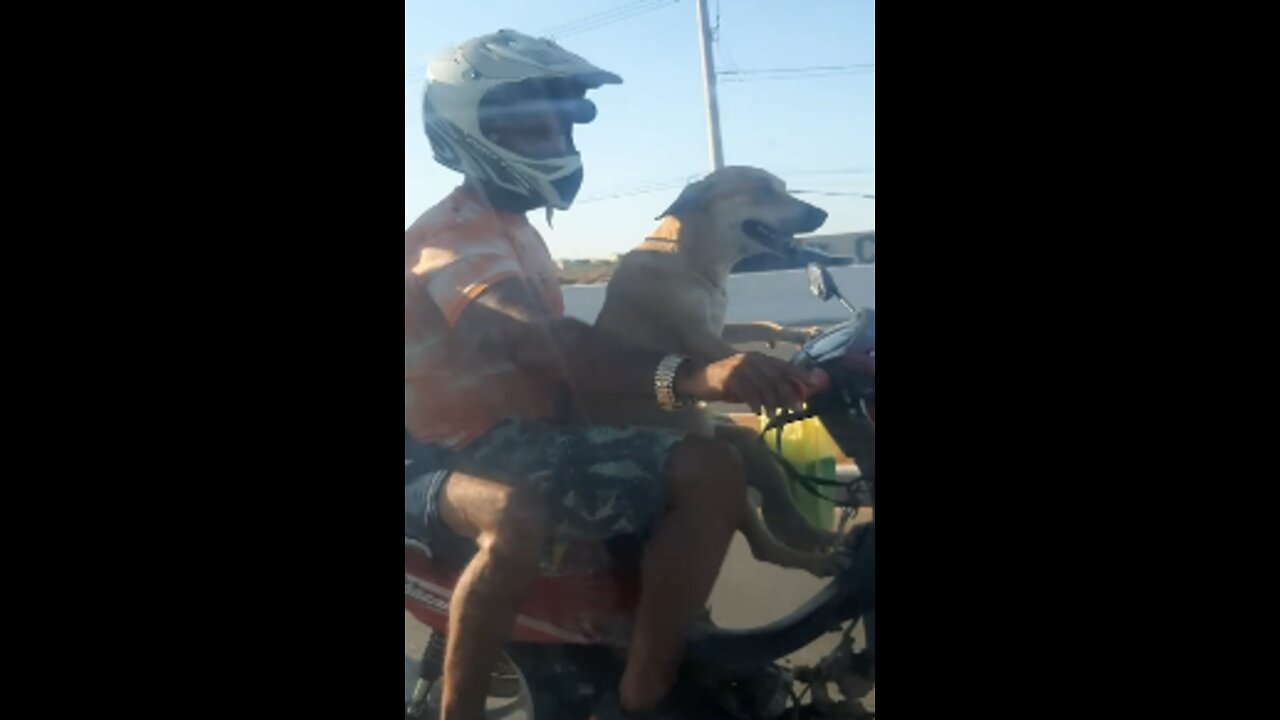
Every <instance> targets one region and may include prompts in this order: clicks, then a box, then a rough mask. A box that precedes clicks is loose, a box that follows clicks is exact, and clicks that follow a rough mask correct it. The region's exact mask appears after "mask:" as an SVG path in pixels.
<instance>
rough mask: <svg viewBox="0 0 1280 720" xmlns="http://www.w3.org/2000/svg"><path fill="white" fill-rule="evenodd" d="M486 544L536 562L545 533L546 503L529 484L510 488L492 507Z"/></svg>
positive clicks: (506, 554) (504, 552) (501, 552)
mask: <svg viewBox="0 0 1280 720" xmlns="http://www.w3.org/2000/svg"><path fill="white" fill-rule="evenodd" d="M493 513H494V525H493V531H492V532H491V533H490V534H489V537H488V538H484V540H487V544H488V545H489V547H490V549H491V550H492V551H494V552H496V553H499V554H502V555H505V556H508V557H513V558H521V559H526V560H532V561H533V562H537V560H538V558H539V556H540V553H541V550H542V544H543V541H544V540H545V539H546V535H547V506H546V503H545V502H544V501H543V499H542V496H541V495H540V494H539V493H538V491H537V490H536V489H534V488H532V487H527V486H526V487H519V488H512V489H511V491H510V492H508V493H504V494H503V495H502V496H501V498H500V499H499V500H498V501H497V505H496V507H494V508H493Z"/></svg>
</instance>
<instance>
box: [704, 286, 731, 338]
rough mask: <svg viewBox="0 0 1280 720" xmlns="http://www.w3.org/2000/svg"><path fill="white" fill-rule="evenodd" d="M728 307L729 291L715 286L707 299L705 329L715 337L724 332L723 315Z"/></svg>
mask: <svg viewBox="0 0 1280 720" xmlns="http://www.w3.org/2000/svg"><path fill="white" fill-rule="evenodd" d="M728 309H729V293H728V292H726V291H725V289H724V288H723V287H718V288H715V290H714V291H713V292H712V293H711V297H710V298H709V299H708V301H707V322H708V327H707V329H708V330H710V331H711V333H712V334H713V335H715V336H716V337H720V336H721V335H722V334H723V333H724V316H725V313H726V312H727V311H728Z"/></svg>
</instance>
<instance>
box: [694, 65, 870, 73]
mask: <svg viewBox="0 0 1280 720" xmlns="http://www.w3.org/2000/svg"><path fill="white" fill-rule="evenodd" d="M875 69H876V64H875V63H858V64H856V65H811V66H808V67H791V68H755V69H751V70H725V71H722V72H720V73H719V74H720V75H761V74H768V75H776V74H781V73H809V72H826V71H835V70H875Z"/></svg>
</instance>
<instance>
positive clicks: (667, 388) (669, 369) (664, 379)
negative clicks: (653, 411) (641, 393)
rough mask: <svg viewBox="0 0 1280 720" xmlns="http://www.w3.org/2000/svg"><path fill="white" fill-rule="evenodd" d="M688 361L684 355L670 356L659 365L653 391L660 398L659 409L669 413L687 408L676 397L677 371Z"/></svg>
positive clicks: (655, 374) (654, 376)
mask: <svg viewBox="0 0 1280 720" xmlns="http://www.w3.org/2000/svg"><path fill="white" fill-rule="evenodd" d="M688 360H689V358H687V357H685V356H683V355H668V356H666V357H664V358H662V362H660V363H658V370H657V372H655V373H654V374H653V391H654V393H655V394H656V395H657V398H658V407H660V408H662V409H663V410H666V411H667V412H672V411H675V410H681V409H683V408H685V407H687V404H686V403H684V402H683V401H681V400H680V399H679V398H677V397H676V371H677V370H679V369H680V366H681V365H683V364H685V363H686V362H688Z"/></svg>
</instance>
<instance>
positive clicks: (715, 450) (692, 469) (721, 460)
mask: <svg viewBox="0 0 1280 720" xmlns="http://www.w3.org/2000/svg"><path fill="white" fill-rule="evenodd" d="M669 480H670V482H669V483H668V484H669V485H670V487H671V493H672V497H673V498H674V499H675V500H676V501H677V502H680V501H684V502H694V503H698V504H699V505H702V504H708V503H709V504H715V505H722V507H723V508H724V509H726V510H731V511H733V512H737V511H738V509H739V508H740V507H741V504H742V498H743V496H744V495H745V493H746V491H747V485H746V472H745V470H744V468H743V463H742V456H741V455H740V454H739V453H738V451H737V450H736V449H735V448H734V447H733V446H731V445H729V444H728V443H725V442H721V441H719V440H712V439H709V438H699V437H691V438H688V439H686V440H685V441H683V442H681V443H680V444H679V445H677V446H676V448H675V450H674V451H673V452H672V456H671V465H670V478H669Z"/></svg>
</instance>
